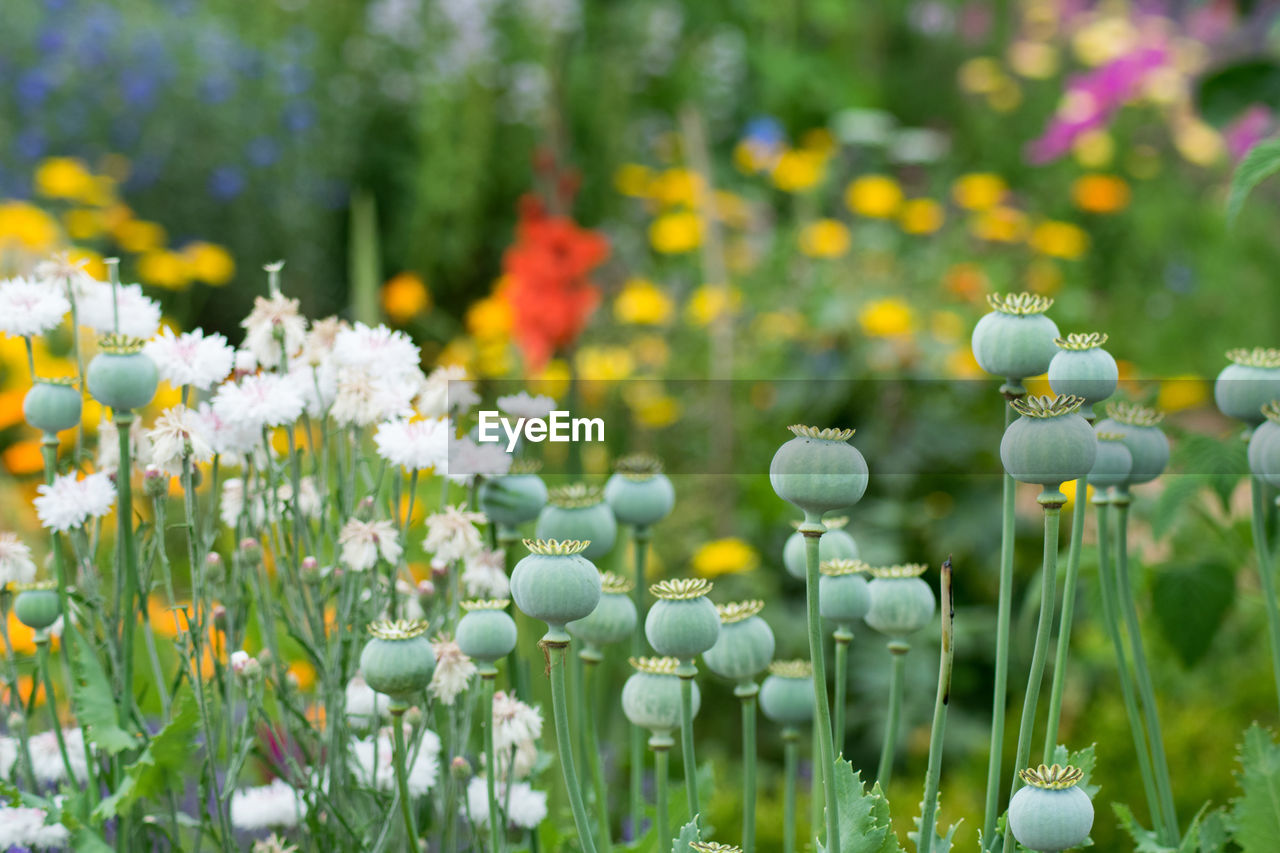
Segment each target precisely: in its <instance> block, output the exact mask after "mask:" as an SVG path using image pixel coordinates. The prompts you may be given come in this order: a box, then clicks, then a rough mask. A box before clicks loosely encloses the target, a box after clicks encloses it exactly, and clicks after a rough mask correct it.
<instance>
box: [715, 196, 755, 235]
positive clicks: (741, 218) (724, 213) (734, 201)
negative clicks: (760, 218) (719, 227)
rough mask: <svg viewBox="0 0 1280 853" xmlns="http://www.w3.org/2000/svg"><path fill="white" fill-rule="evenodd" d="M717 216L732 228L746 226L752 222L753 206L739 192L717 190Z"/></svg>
mask: <svg viewBox="0 0 1280 853" xmlns="http://www.w3.org/2000/svg"><path fill="white" fill-rule="evenodd" d="M715 210H716V218H717V219H719V220H720V221H721V222H723V223H725V224H726V225H728V226H729V227H730V228H745V227H746V226H747V225H748V224H749V223H750V222H751V206H750V205H749V204H747V200H746V199H744V198H743V197H742V196H740V195H738V194H737V193H731V192H729V191H728V190H716V194H715Z"/></svg>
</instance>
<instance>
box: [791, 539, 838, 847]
mask: <svg viewBox="0 0 1280 853" xmlns="http://www.w3.org/2000/svg"><path fill="white" fill-rule="evenodd" d="M800 532H801V533H802V534H804V552H805V553H804V556H805V561H804V562H805V603H806V607H807V611H808V613H807V615H808V623H809V658H810V660H811V661H812V662H813V697H814V701H815V704H816V705H817V711H818V717H817V719H818V752H819V756H820V758H819V761H820V762H821V764H822V772H821V778H822V780H823V781H822V788H823V792H824V793H825V795H826V796H825V799H826V807H827V838H826V845H825V846H826V849H828V850H839V849H840V821H839V816H838V814H837V812H836V787H835V785H833V784H831V775H832V772H833V770H834V768H835V765H836V757H835V748H834V747H833V746H832V743H831V705H830V703H829V702H828V701H827V666H826V658H825V655H824V654H823V649H822V616H821V614H819V612H818V562H819V558H818V542H819V541H820V539H821V538H822V534H823V533H825V532H826V528H825V527H824V526H823V524H822V521H821V519H818V518H816V517H815V518H812V519H809V518H806V519H805V522H804V524H802V525H801V526H800ZM818 778H819V773H818V772H817V771H816V770H815V772H814V781H817V779H818Z"/></svg>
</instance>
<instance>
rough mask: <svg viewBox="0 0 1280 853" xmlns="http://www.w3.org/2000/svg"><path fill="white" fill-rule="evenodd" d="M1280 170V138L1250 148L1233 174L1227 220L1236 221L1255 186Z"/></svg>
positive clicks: (1228, 199) (1228, 197)
mask: <svg viewBox="0 0 1280 853" xmlns="http://www.w3.org/2000/svg"><path fill="white" fill-rule="evenodd" d="M1276 172H1280V139H1269V140H1267V141H1266V142H1259V143H1258V144H1257V145H1255V146H1253V148H1251V149H1250V150H1249V153H1248V154H1246V155H1245V158H1244V159H1243V160H1241V161H1240V165H1239V166H1237V167H1236V173H1235V174H1234V175H1232V176H1231V193H1230V194H1229V195H1228V196H1227V222H1228V224H1230V223H1234V222H1235V221H1236V217H1238V216H1239V215H1240V210H1241V208H1243V207H1244V200H1245V199H1246V198H1248V196H1249V193H1251V192H1252V191H1253V188H1254V187H1256V186H1257V185H1258V184H1260V183H1262V181H1263V180H1265V179H1266V178H1269V177H1270V176H1272V175H1274V174H1275V173H1276Z"/></svg>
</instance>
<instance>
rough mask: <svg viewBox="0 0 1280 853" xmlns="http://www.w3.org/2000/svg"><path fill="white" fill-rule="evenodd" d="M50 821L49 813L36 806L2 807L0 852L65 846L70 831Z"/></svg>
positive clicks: (0, 811)
mask: <svg viewBox="0 0 1280 853" xmlns="http://www.w3.org/2000/svg"><path fill="white" fill-rule="evenodd" d="M48 819H49V814H48V812H46V811H45V810H44V809H39V808H35V807H34V806H16V807H13V806H0V850H9V849H11V848H18V849H25V848H40V847H63V846H65V845H66V843H67V841H68V839H69V838H70V832H69V830H68V829H67V828H66V827H65V826H63V825H62V824H60V823H47V821H48Z"/></svg>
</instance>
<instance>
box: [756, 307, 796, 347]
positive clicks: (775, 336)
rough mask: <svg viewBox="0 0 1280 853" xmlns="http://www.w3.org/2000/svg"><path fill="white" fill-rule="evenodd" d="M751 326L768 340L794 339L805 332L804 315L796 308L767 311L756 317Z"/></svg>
mask: <svg viewBox="0 0 1280 853" xmlns="http://www.w3.org/2000/svg"><path fill="white" fill-rule="evenodd" d="M751 327H752V328H753V329H754V330H755V333H756V334H757V335H759V336H760V337H761V338H764V339H766V340H783V341H787V340H794V339H795V338H798V337H800V336H801V335H802V334H804V330H805V321H804V315H803V314H801V313H800V312H799V311H797V310H795V309H794V308H784V309H783V310H781V311H766V312H764V313H763V314H761V315H760V316H758V317H756V319H755V322H754V323H752V324H751Z"/></svg>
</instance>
